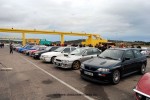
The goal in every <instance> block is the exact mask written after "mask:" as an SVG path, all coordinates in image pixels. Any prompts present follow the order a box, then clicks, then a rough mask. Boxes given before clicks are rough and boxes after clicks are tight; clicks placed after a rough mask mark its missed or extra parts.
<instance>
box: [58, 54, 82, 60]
mask: <svg viewBox="0 0 150 100" xmlns="http://www.w3.org/2000/svg"><path fill="white" fill-rule="evenodd" d="M80 58H82V56H75V55H68V56H59V57H56V59H59V60H69V61H74V60H77V59H80Z"/></svg>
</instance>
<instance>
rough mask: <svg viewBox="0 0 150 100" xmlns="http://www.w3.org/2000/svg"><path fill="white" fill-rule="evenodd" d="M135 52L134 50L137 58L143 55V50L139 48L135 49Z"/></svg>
mask: <svg viewBox="0 0 150 100" xmlns="http://www.w3.org/2000/svg"><path fill="white" fill-rule="evenodd" d="M133 52H134V55H135V57H136V58H138V57H141V56H142V54H141V52H140V51H138V50H133Z"/></svg>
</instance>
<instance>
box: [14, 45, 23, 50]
mask: <svg viewBox="0 0 150 100" xmlns="http://www.w3.org/2000/svg"><path fill="white" fill-rule="evenodd" d="M18 47H22V45H21V44H13V50H16V48H18Z"/></svg>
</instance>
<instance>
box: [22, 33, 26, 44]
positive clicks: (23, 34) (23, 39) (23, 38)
mask: <svg viewBox="0 0 150 100" xmlns="http://www.w3.org/2000/svg"><path fill="white" fill-rule="evenodd" d="M25 38H26V37H25V33H22V45H23V46H25V45H26V40H25Z"/></svg>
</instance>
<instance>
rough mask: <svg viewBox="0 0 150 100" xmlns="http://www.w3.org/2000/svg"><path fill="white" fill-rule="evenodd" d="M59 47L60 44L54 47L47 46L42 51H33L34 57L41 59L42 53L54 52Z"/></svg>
mask: <svg viewBox="0 0 150 100" xmlns="http://www.w3.org/2000/svg"><path fill="white" fill-rule="evenodd" d="M57 48H59V47H58V46H52V47H47V48H46V49H45V50H42V51H36V52H34V53H33V58H34V59H40V56H41V54H43V53H46V52H52V51H54V50H56V49H57Z"/></svg>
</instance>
